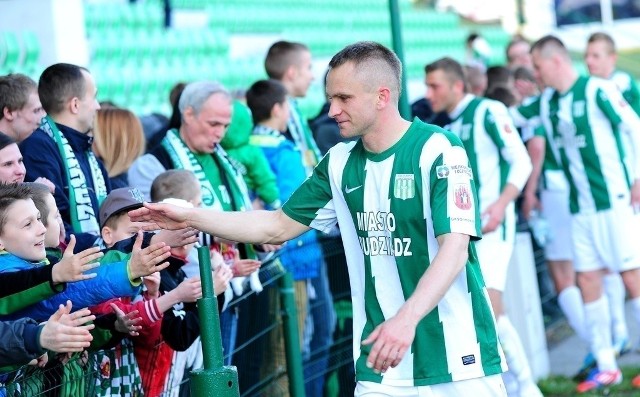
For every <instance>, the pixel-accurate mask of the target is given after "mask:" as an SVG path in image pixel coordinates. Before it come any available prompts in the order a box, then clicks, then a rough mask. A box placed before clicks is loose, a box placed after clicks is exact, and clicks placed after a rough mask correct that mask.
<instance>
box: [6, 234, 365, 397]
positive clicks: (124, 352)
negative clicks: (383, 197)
mask: <svg viewBox="0 0 640 397" xmlns="http://www.w3.org/2000/svg"><path fill="white" fill-rule="evenodd" d="M320 244H321V247H322V251H323V254H324V257H325V261H326V263H327V269H328V279H329V285H330V287H331V288H330V289H331V293H332V295H333V302H332V305H331V307H332V308H333V310H334V311H335V313H336V315H337V323H336V327H335V330H334V333H333V343H331V344H330V346H328V347H326V348H325V349H324V350H323V351H313V350H311V351H309V352H308V354H307V357H305V358H306V359H305V360H303V354H301V352H300V351H301V347H302V345H303V338H304V337H305V336H304V335H303V333H302V332H301V330H300V329H299V328H300V325H302V324H303V323H304V320H305V319H304V318H299V317H298V315H297V311H298V310H297V309H296V307H295V305H294V303H293V302H294V297H295V294H296V293H298V292H301V291H299V289H300V287H299V286H298V285H297V284H296V283H292V282H291V280H290V278H291V277H290V275H288V274H287V273H286V272H285V271H284V269H283V267H282V265H281V264H280V262H279V261H278V260H277V259H276V260H270V261H268V262H266V263H265V264H264V265H263V266H262V268H261V270H260V279H261V282H262V284H263V287H264V290H263V291H262V292H260V293H259V294H256V293H254V292H251V291H249V292H246V293H245V294H243V295H242V296H239V297H236V298H235V299H234V300H233V301H232V302H231V303H230V304H229V307H228V308H227V310H226V311H225V313H238V314H239V316H238V321H239V322H238V332H237V340H236V342H237V343H236V345H235V348H234V349H233V351H232V352H224V355H222V354H221V355H220V356H216V353H215V351H218V352H220V350H219V347H217V346H219V342H214V343H213V344H211V343H209V342H207V341H206V339H208V337H209V336H208V334H216V333H215V332H208V331H204V332H203V333H202V335H201V336H202V338H203V342H202V349H203V350H204V352H205V357H204V368H203V369H202V370H201V371H196V372H195V375H194V376H192V377H191V379H189V376H188V372H187V373H186V374H182V373H178V372H177V371H174V372H170V373H169V374H168V375H166V378H165V382H164V383H165V384H166V385H167V386H166V388H165V389H164V390H163V391H162V392H157V393H152V394H155V395H154V396H152V397H155V396H163V397H169V396H172V397H173V396H175V397H182V396H189V395H192V396H205V395H215V396H233V395H237V394H233V393H234V390H233V388H234V387H236V386H237V385H239V393H240V394H239V395H240V396H243V397H254V396H265V397H267V396H268V397H281V396H282V397H285V396H291V397H304V396H305V386H307V387H308V386H309V383H310V382H313V381H314V380H316V381H317V380H319V379H320V380H321V382H322V383H323V384H324V387H323V389H324V390H323V394H322V396H330V397H342V396H353V390H354V387H355V381H354V371H353V358H352V314H351V301H350V299H351V294H350V289H349V282H348V274H347V267H346V261H345V259H344V250H343V248H342V242H341V240H340V238H339V237H322V238H321V239H320ZM205 284H206V283H205V282H204V277H203V298H205V299H204V300H203V301H201V302H199V310H200V316H201V327H202V328H203V329H205V330H215V329H217V328H219V326H218V325H217V323H216V322H215V321H214V322H213V323H210V322H208V320H206V319H205V317H204V316H203V314H204V312H206V313H210V312H214V313H216V314H217V310H216V309H215V307H216V306H215V300H214V301H213V302H208V301H207V300H206V298H207V297H208V295H209V293H210V292H209V291H207V290H205V287H204V285H205ZM294 285H295V286H294ZM294 291H295V292H294ZM305 292H306V291H305ZM211 293H212V291H211ZM301 293H302V292H301ZM207 302H208V303H207ZM212 304H213V306H212ZM321 304H322V302H318V301H315V300H313V299H312V303H311V304H310V305H309V307H307V308H305V312H306V311H308V310H313V309H314V308H315V307H316V306H317V305H321ZM225 313H223V315H226V314H225ZM207 317H208V316H207ZM327 321H329V320H328V319H327ZM214 339H215V336H214ZM209 345H211V346H209ZM167 348H168V347H167V346H166V344H164V343H160V344H158V345H156V346H155V348H154V349H152V350H153V352H152V354H151V355H150V356H148V358H147V360H145V362H136V360H135V354H134V353H135V352H134V343H133V342H131V340H129V339H127V338H125V339H123V342H122V343H121V344H119V345H118V346H117V347H115V348H110V349H103V350H98V351H84V352H82V353H78V354H73V355H66V354H59V355H51V356H50V359H49V363H48V364H47V365H46V367H45V368H39V367H35V366H23V367H20V368H18V369H16V370H14V371H11V372H9V373H5V374H3V375H0V382H1V383H0V387H1V388H0V396H4V395H6V396H12V397H13V396H56V397H66V396H69V397H71V396H74V397H75V396H102V395H122V396H142V395H145V394H144V391H143V390H144V389H146V390H149V386H150V384H149V383H150V379H148V378H145V380H144V381H143V380H142V378H141V376H140V371H141V370H142V371H143V372H144V373H151V372H152V370H153V369H154V367H155V366H157V365H159V360H162V354H163V353H162V352H163V350H164V349H167ZM211 349H213V351H214V353H213V354H212V353H206V352H207V351H211ZM216 349H217V350H216ZM327 353H328V357H326V356H327ZM323 355H324V356H325V358H326V363H325V364H324V365H322V367H321V368H318V364H319V363H324V361H322V360H320V359H319V358H318V357H321V356H323ZM173 360H174V361H175V360H176V356H175V355H174V357H173ZM196 362H197V361H196ZM223 363H224V364H226V365H229V364H233V365H234V366H236V367H237V368H238V382H236V381H235V380H233V375H232V374H230V373H229V372H227V370H228V367H221V365H222V364H223ZM196 365H198V364H196ZM187 367H188V366H187ZM212 368H213V370H212ZM194 369H196V368H191V370H194ZM303 371H306V372H307V376H306V377H305V376H303V373H304V372H303ZM212 372H213V373H214V377H210V376H209V375H211V374H212ZM309 372H311V375H309ZM218 375H221V378H216V376H218ZM229 376H231V378H229ZM199 377H203V378H202V379H199ZM221 379H222V380H221ZM143 382H146V383H143ZM229 382H231V383H235V384H229ZM305 383H306V385H305ZM212 385H216V386H212ZM221 390H224V391H225V392H227V391H228V392H229V393H231V394H222V393H221V392H220V391H221ZM148 395H151V394H148ZM306 395H307V396H308V397H316V396H314V395H312V394H309V393H306Z"/></svg>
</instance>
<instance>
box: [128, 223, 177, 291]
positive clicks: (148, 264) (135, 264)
mask: <svg viewBox="0 0 640 397" xmlns="http://www.w3.org/2000/svg"><path fill="white" fill-rule="evenodd" d="M169 256H171V248H170V247H169V246H168V245H166V244H165V243H157V244H151V245H150V246H148V247H147V248H145V249H142V231H138V235H137V236H136V241H135V243H134V244H133V250H132V251H131V259H130V260H129V264H128V266H129V275H130V276H131V279H132V280H135V279H137V278H139V277H142V276H148V275H149V274H151V273H154V272H159V271H161V270H163V269H165V268H166V267H167V266H169V262H163V261H164V260H166V259H167V258H168V257H169Z"/></svg>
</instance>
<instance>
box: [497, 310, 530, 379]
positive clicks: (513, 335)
mask: <svg viewBox="0 0 640 397" xmlns="http://www.w3.org/2000/svg"><path fill="white" fill-rule="evenodd" d="M496 328H497V330H498V337H499V338H500V344H501V345H502V350H504V356H505V358H506V359H507V366H508V367H509V371H510V372H511V373H513V375H514V376H515V377H516V379H517V380H518V384H519V386H520V389H521V390H522V389H523V388H527V389H530V388H532V387H536V389H537V386H535V382H534V381H533V377H532V376H531V369H530V368H529V363H528V361H527V354H526V353H525V351H524V347H523V346H522V342H521V341H520V336H519V335H518V331H516V329H515V328H513V325H512V324H511V321H509V318H507V316H505V315H502V316H500V317H498V320H497V321H496Z"/></svg>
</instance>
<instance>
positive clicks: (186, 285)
mask: <svg viewBox="0 0 640 397" xmlns="http://www.w3.org/2000/svg"><path fill="white" fill-rule="evenodd" d="M174 291H175V293H176V296H177V299H178V302H186V303H192V302H195V301H197V300H198V299H200V298H201V297H202V284H201V282H200V277H192V278H187V279H184V280H183V281H182V282H181V283H180V284H178V286H177V287H176V288H175V289H174Z"/></svg>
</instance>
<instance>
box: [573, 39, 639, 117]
mask: <svg viewBox="0 0 640 397" xmlns="http://www.w3.org/2000/svg"><path fill="white" fill-rule="evenodd" d="M617 61H618V54H617V52H616V43H615V42H614V41H613V38H612V37H611V36H609V35H608V34H607V33H604V32H596V33H593V34H592V35H591V36H589V39H587V49H586V51H585V53H584V62H585V63H586V64H587V68H588V69H589V74H591V75H592V76H595V77H600V78H602V79H605V80H611V81H613V82H614V83H615V85H616V86H617V87H618V89H619V90H620V92H622V96H623V97H624V99H625V100H626V101H627V102H629V105H631V107H632V108H633V110H634V111H635V112H636V113H637V114H639V115H640V90H638V85H637V84H636V82H635V80H634V78H633V77H631V75H629V73H626V72H623V71H622V70H618V69H616V62H617Z"/></svg>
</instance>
